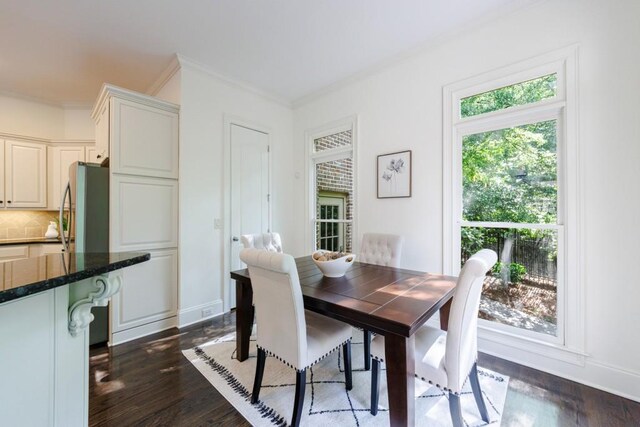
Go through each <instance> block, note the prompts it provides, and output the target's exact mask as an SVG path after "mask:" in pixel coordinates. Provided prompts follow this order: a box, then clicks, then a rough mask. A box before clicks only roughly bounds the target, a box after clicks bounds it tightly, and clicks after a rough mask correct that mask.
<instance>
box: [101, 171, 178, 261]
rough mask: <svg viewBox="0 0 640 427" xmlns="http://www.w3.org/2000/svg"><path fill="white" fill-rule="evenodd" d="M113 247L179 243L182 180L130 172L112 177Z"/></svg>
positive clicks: (123, 248)
mask: <svg viewBox="0 0 640 427" xmlns="http://www.w3.org/2000/svg"><path fill="white" fill-rule="evenodd" d="M111 200H112V202H111V203H110V204H111V212H110V221H111V230H112V233H111V246H112V247H113V248H114V250H117V251H143V250H147V249H163V248H173V247H177V246H178V181H175V180H169V179H161V178H148V177H138V176H130V175H114V176H113V177H112V180H111Z"/></svg>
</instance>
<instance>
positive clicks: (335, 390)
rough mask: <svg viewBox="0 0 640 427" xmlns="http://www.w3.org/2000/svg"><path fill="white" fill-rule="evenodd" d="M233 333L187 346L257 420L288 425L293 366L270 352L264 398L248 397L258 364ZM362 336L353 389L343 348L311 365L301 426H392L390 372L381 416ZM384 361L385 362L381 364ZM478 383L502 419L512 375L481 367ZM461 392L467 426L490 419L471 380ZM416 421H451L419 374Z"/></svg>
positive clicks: (494, 417) (495, 420)
mask: <svg viewBox="0 0 640 427" xmlns="http://www.w3.org/2000/svg"><path fill="white" fill-rule="evenodd" d="M235 347H236V341H235V334H230V335H228V336H225V337H223V338H219V339H216V340H214V341H211V342H208V343H206V344H203V345H200V346H198V347H195V348H193V349H191V350H186V351H184V352H183V354H184V355H185V357H187V358H188V359H189V361H190V362H191V363H192V364H193V366H195V367H196V368H197V369H198V370H199V371H200V372H201V373H202V375H204V376H205V378H207V380H209V382H210V383H211V384H212V385H213V386H214V387H215V388H216V389H217V390H218V391H219V392H220V393H221V394H222V395H223V396H224V397H225V398H226V399H227V400H228V401H229V402H230V403H231V404H232V405H233V406H234V407H235V408H236V409H237V410H238V411H239V412H240V413H241V414H242V415H243V416H244V417H245V418H246V419H247V420H248V421H249V422H250V423H251V424H252V425H254V426H272V425H277V426H284V425H289V423H290V422H291V414H292V411H293V397H294V389H295V371H294V370H293V369H291V368H289V367H287V366H286V365H284V364H282V363H281V362H279V361H278V360H276V359H275V358H273V357H268V358H267V362H266V367H265V371H264V379H263V382H262V384H263V385H262V389H261V391H260V401H259V402H258V403H257V404H255V405H252V404H251V403H250V397H251V390H252V388H253V377H254V374H255V366H256V365H255V364H256V347H255V341H254V340H253V339H252V341H251V347H250V353H249V359H248V360H246V361H244V362H242V363H240V362H238V361H237V360H236V354H235ZM362 351H363V346H362V336H361V333H360V332H356V333H355V334H354V339H353V342H352V358H353V359H352V364H353V389H352V390H351V391H346V390H345V387H344V370H343V363H342V352H341V351H336V352H334V353H333V354H331V355H330V356H328V357H326V358H325V359H323V360H322V361H320V362H319V363H318V364H316V365H314V366H313V367H312V368H310V369H309V370H307V387H306V392H305V393H306V394H305V403H304V408H303V412H302V421H301V424H302V425H303V426H323V427H325V426H336V427H337V426H341V427H343V426H388V425H389V417H388V411H387V408H388V406H387V402H388V400H387V393H386V378H385V375H384V372H383V373H382V375H381V382H382V385H381V389H380V406H379V408H380V409H379V410H378V415H377V416H375V417H374V416H372V415H371V414H370V413H369V407H370V402H369V400H370V390H371V372H370V371H365V370H364V369H363V356H362ZM383 367H384V365H383ZM479 376H480V384H481V388H482V391H483V393H484V398H485V402H486V404H487V407H488V409H489V416H490V417H491V422H490V423H489V424H491V425H500V418H501V414H502V409H503V407H504V402H505V398H506V394H507V385H508V382H509V378H508V377H506V376H504V375H500V374H498V373H495V372H492V371H489V370H487V369H482V368H480V369H479ZM465 387H466V388H465V391H464V393H463V395H462V397H461V401H462V409H463V416H464V420H465V423H466V425H467V426H470V427H476V426H484V425H487V424H486V423H484V422H483V421H482V419H481V418H480V415H479V413H478V410H477V407H476V404H475V400H474V398H473V394H472V393H471V389H470V387H469V384H467V385H466V386H465ZM415 406H416V425H424V426H426V425H428V426H447V427H448V426H451V418H450V415H449V402H448V400H447V396H446V395H445V394H444V393H443V392H442V391H441V390H439V389H438V388H436V387H432V386H429V384H427V383H424V382H422V381H420V380H418V379H416V405H415Z"/></svg>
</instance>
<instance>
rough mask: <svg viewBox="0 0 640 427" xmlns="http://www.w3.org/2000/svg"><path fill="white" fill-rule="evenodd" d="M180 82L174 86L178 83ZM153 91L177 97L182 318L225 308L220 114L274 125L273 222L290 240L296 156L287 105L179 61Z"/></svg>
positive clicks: (289, 242)
mask: <svg viewBox="0 0 640 427" xmlns="http://www.w3.org/2000/svg"><path fill="white" fill-rule="evenodd" d="M178 80H179V81H180V84H179V88H177V85H176V82H177V81H178ZM165 87H166V88H167V89H166V90H164V88H163V89H162V90H160V92H159V93H158V96H160V97H166V98H167V99H168V100H171V101H172V102H175V101H176V100H175V97H176V95H177V96H179V102H178V103H179V104H180V315H179V323H180V325H185V324H188V323H192V322H194V321H198V320H201V319H202V309H203V308H208V307H211V308H213V309H214V313H215V314H220V313H222V310H223V305H222V301H223V297H224V292H226V290H225V288H226V287H227V284H228V282H229V280H228V277H226V276H225V274H224V252H223V250H224V245H225V242H224V241H223V240H224V238H223V237H224V230H223V229H214V219H216V218H219V219H221V220H224V219H225V218H224V187H223V171H224V167H225V166H224V163H223V162H224V126H223V125H224V117H225V115H230V116H236V117H240V118H242V119H244V120H246V121H248V122H254V123H257V124H260V125H262V126H265V127H267V128H269V129H271V130H272V147H273V149H272V180H273V182H272V188H273V193H272V199H271V200H272V214H273V229H274V230H278V231H281V232H282V233H283V235H284V236H287V237H285V238H284V242H283V244H284V245H285V246H287V245H293V244H294V242H293V238H292V237H291V236H293V233H292V231H293V229H292V228H290V226H289V225H290V223H289V218H290V217H291V210H292V208H293V195H292V193H293V187H292V184H291V178H292V174H293V172H292V168H291V166H290V165H291V162H292V159H293V156H292V152H293V147H292V138H291V132H292V129H293V123H292V111H291V109H290V108H289V107H287V106H285V105H281V104H279V103H277V102H274V101H272V100H270V99H268V98H265V97H263V96H260V95H258V94H256V93H254V92H252V91H249V90H245V89H242V88H240V87H238V86H236V85H233V84H230V83H227V82H224V81H222V80H220V79H219V78H217V77H215V76H213V75H211V74H209V73H207V72H205V71H203V70H201V69H200V68H199V67H196V66H191V65H189V64H184V63H183V64H182V68H181V70H180V73H179V75H177V76H174V77H173V78H172V79H171V80H170V81H169V82H168V83H167V84H166V85H165Z"/></svg>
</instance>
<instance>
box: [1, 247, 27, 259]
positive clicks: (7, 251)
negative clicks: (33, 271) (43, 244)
mask: <svg viewBox="0 0 640 427" xmlns="http://www.w3.org/2000/svg"><path fill="white" fill-rule="evenodd" d="M25 258H29V246H27V245H20V246H19V245H6V246H0V262H7V261H15V260H17V259H25Z"/></svg>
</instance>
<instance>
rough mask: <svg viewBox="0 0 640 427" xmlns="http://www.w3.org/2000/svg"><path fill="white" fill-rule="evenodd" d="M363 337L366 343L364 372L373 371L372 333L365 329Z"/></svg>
mask: <svg viewBox="0 0 640 427" xmlns="http://www.w3.org/2000/svg"><path fill="white" fill-rule="evenodd" d="M362 335H363V336H362V340H363V343H364V370H365V371H368V370H369V369H371V331H367V330H366V329H364V330H363V331H362Z"/></svg>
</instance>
